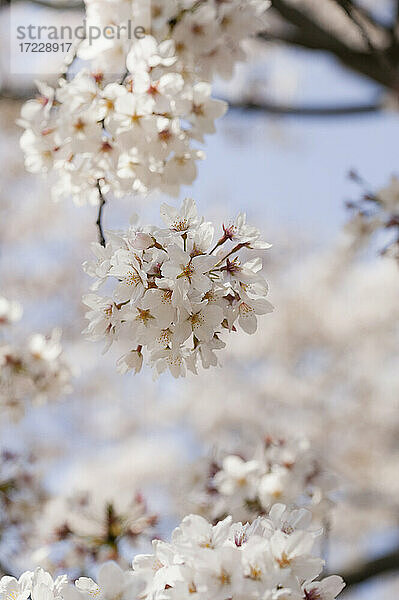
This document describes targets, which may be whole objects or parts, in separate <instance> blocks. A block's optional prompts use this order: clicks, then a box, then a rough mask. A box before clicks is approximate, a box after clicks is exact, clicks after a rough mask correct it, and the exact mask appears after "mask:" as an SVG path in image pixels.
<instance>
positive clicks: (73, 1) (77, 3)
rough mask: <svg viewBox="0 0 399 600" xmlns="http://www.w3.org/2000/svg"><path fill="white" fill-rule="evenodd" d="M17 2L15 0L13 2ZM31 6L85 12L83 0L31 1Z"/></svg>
mask: <svg viewBox="0 0 399 600" xmlns="http://www.w3.org/2000/svg"><path fill="white" fill-rule="evenodd" d="M13 1H14V2H15V0H13ZM29 2H30V3H31V4H37V5H38V6H43V7H44V8H53V9H55V10H77V9H79V10H83V9H84V7H85V5H84V2H82V1H81V0H59V1H57V0H55V1H54V0H53V1H51V0H29Z"/></svg>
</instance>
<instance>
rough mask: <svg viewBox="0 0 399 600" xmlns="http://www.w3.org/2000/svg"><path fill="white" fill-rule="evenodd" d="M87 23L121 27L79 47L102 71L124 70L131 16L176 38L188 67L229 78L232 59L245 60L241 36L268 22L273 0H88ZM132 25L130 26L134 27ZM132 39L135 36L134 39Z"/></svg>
mask: <svg viewBox="0 0 399 600" xmlns="http://www.w3.org/2000/svg"><path fill="white" fill-rule="evenodd" d="M85 4H86V16H87V25H88V27H90V26H93V27H97V28H99V29H100V30H101V31H104V29H105V28H107V27H109V28H115V26H119V27H120V31H121V34H122V35H120V36H119V37H120V39H118V40H116V39H114V40H110V39H108V40H107V39H105V37H103V38H99V39H98V40H92V41H90V40H88V39H87V40H85V41H83V43H82V44H81V45H80V47H79V48H78V55H79V57H80V58H82V59H83V60H90V61H92V62H93V66H94V68H95V69H96V70H98V71H105V72H112V73H123V72H124V70H125V67H126V60H127V58H128V56H129V52H130V51H131V47H132V40H131V39H129V20H131V21H133V23H134V25H136V26H140V25H141V26H144V28H145V30H146V31H147V33H151V35H152V36H154V38H156V40H157V41H158V42H163V41H164V40H173V41H174V43H175V46H176V53H177V57H178V60H179V63H181V64H182V65H184V69H185V71H187V73H189V74H191V76H192V75H193V74H195V75H196V76H199V77H201V78H203V79H204V80H206V81H211V80H212V79H213V78H214V76H215V75H219V76H221V77H223V78H225V79H228V78H230V77H231V76H232V74H233V69H234V65H235V64H236V63H237V62H238V61H242V60H245V52H244V49H243V47H242V42H243V40H245V39H246V38H248V37H249V36H251V35H254V34H256V33H258V32H259V31H262V30H263V29H264V27H265V19H264V13H265V11H266V9H267V8H268V7H269V5H270V2H269V0H223V2H220V1H218V0H151V2H148V1H146V0H142V1H141V2H140V1H139V2H136V1H134V0H127V1H125V0H116V1H113V2H112V3H110V2H109V1H108V0H94V1H93V0H86V2H85ZM130 31H131V27H130ZM133 43H134V42H133Z"/></svg>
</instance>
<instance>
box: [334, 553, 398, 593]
mask: <svg viewBox="0 0 399 600" xmlns="http://www.w3.org/2000/svg"><path fill="white" fill-rule="evenodd" d="M394 571H399V547H397V548H395V549H394V550H392V551H391V552H388V553H387V554H385V555H384V556H380V557H379V558H376V559H374V560H370V561H367V562H362V563H360V564H359V565H357V566H355V567H353V568H352V569H351V570H349V571H347V572H346V573H345V572H344V573H341V575H342V577H343V578H344V580H345V583H346V589H348V588H350V587H351V586H353V585H358V584H359V583H363V582H365V581H368V580H369V579H371V578H372V577H378V576H380V575H386V574H387V573H390V572H394Z"/></svg>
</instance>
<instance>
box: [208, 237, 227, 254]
mask: <svg viewBox="0 0 399 600" xmlns="http://www.w3.org/2000/svg"><path fill="white" fill-rule="evenodd" d="M227 239H228V238H227V236H226V235H224V236H223V237H221V238H220V240H219V241H218V243H217V244H216V246H215V247H214V248H212V250H211V251H210V252H209V254H210V255H211V254H213V253H214V252H215V250H216V249H217V248H219V246H222V245H223V244H224V243H225V242H226V241H227Z"/></svg>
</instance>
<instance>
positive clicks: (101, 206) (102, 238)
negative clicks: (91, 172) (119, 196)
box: [96, 181, 106, 248]
mask: <svg viewBox="0 0 399 600" xmlns="http://www.w3.org/2000/svg"><path fill="white" fill-rule="evenodd" d="M97 189H98V195H99V197H100V203H99V205H98V216H97V221H96V225H97V229H98V242H99V243H100V244H101V246H104V248H105V243H106V242H105V236H104V230H103V225H102V218H103V210H104V205H105V203H106V199H105V197H104V194H103V192H102V189H101V184H100V182H99V181H97Z"/></svg>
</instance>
